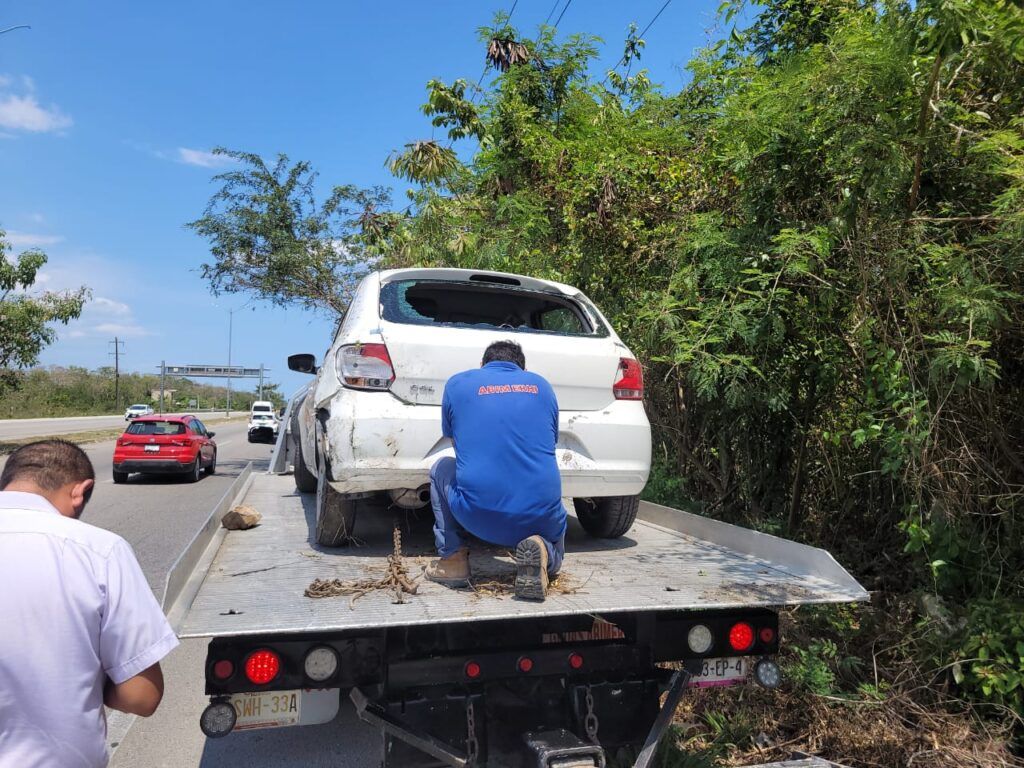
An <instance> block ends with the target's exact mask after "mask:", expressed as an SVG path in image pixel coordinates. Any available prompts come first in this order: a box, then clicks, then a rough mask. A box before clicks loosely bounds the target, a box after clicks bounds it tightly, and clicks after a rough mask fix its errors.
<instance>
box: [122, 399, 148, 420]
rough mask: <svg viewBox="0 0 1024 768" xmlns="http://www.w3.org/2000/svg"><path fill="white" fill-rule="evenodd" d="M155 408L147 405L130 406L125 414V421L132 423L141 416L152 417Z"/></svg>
mask: <svg viewBox="0 0 1024 768" xmlns="http://www.w3.org/2000/svg"><path fill="white" fill-rule="evenodd" d="M152 415H153V407H152V406H150V405H145V404H144V403H136V404H135V405H129V406H128V410H126V411H125V412H124V420H125V421H132V420H133V419H137V418H139V417H140V416H152Z"/></svg>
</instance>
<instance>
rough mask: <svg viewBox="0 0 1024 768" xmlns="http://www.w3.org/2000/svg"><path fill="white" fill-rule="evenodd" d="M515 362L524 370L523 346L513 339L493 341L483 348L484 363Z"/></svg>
mask: <svg viewBox="0 0 1024 768" xmlns="http://www.w3.org/2000/svg"><path fill="white" fill-rule="evenodd" d="M496 361H497V362H504V363H515V364H516V365H518V366H519V367H520V368H522V369H523V370H524V371H525V370H526V356H525V355H524V354H523V348H522V347H520V346H519V345H518V344H516V343H515V342H514V341H495V342H494V343H492V344H491V345H490V346H489V347H487V349H485V350H484V365H487V364H488V363H493V362H496Z"/></svg>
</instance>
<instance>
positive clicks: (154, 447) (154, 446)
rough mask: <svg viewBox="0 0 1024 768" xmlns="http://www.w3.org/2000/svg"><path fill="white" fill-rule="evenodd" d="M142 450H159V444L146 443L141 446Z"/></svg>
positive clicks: (152, 451)
mask: <svg viewBox="0 0 1024 768" xmlns="http://www.w3.org/2000/svg"><path fill="white" fill-rule="evenodd" d="M143 450H144V451H148V452H150V453H156V452H157V451H159V450H160V446H159V445H146V446H143Z"/></svg>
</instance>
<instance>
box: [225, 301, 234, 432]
mask: <svg viewBox="0 0 1024 768" xmlns="http://www.w3.org/2000/svg"><path fill="white" fill-rule="evenodd" d="M234 319H235V310H233V309H229V310H228V408H227V413H226V414H225V415H226V416H230V415H231V324H232V321H233V320H234Z"/></svg>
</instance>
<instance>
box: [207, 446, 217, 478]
mask: <svg viewBox="0 0 1024 768" xmlns="http://www.w3.org/2000/svg"><path fill="white" fill-rule="evenodd" d="M206 474H208V475H215V474H217V452H216V451H214V452H213V458H212V459H210V466H208V467H207V468H206Z"/></svg>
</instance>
